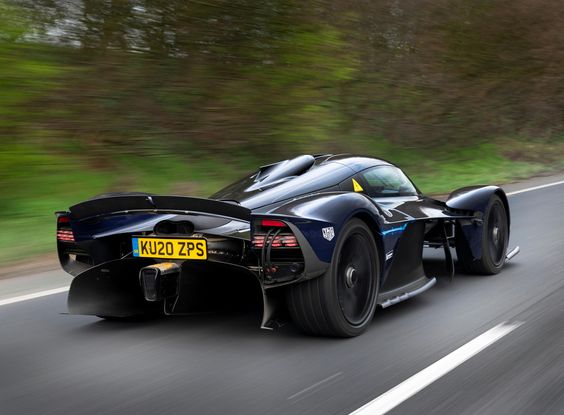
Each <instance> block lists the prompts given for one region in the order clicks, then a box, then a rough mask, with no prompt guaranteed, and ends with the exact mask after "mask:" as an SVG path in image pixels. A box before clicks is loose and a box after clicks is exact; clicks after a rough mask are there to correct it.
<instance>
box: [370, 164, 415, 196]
mask: <svg viewBox="0 0 564 415" xmlns="http://www.w3.org/2000/svg"><path fill="white" fill-rule="evenodd" d="M360 175H361V176H362V178H363V179H364V182H365V184H366V185H367V186H368V189H365V191H366V193H367V194H368V195H369V196H371V197H393V196H416V195H417V190H416V189H415V187H414V186H413V184H412V183H411V181H410V180H409V179H408V178H407V176H406V175H405V174H403V172H402V171H401V170H400V169H398V168H397V167H394V166H378V167H374V168H371V169H368V170H365V171H363V172H360Z"/></svg>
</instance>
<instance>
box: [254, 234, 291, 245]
mask: <svg viewBox="0 0 564 415" xmlns="http://www.w3.org/2000/svg"><path fill="white" fill-rule="evenodd" d="M265 239H266V234H257V235H254V236H253V247H255V248H262V247H263V246H264V242H265ZM267 240H268V242H269V243H272V247H273V248H297V247H298V240H297V239H296V237H295V235H293V234H291V233H280V234H278V235H276V236H274V235H273V234H272V235H269V236H268V239H267Z"/></svg>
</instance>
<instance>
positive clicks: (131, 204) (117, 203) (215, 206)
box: [70, 195, 251, 222]
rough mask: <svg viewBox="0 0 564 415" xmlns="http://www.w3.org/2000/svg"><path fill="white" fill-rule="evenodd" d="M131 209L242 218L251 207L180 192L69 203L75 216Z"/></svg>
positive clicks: (133, 210)
mask: <svg viewBox="0 0 564 415" xmlns="http://www.w3.org/2000/svg"><path fill="white" fill-rule="evenodd" d="M132 212H155V213H178V214H194V213H196V214H197V213H200V214H205V215H210V216H219V217H224V218H230V219H238V220H242V221H246V222H250V220H251V210H250V209H247V208H245V207H243V206H240V205H237V204H235V203H233V202H221V201H219V200H212V199H202V198H197V197H184V196H138V195H135V196H111V197H102V198H98V199H93V200H88V201H86V202H82V203H79V204H77V205H74V206H71V207H70V213H71V218H73V219H77V220H81V219H86V218H91V217H95V216H103V215H110V214H119V213H132Z"/></svg>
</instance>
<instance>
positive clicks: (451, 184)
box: [0, 140, 564, 265]
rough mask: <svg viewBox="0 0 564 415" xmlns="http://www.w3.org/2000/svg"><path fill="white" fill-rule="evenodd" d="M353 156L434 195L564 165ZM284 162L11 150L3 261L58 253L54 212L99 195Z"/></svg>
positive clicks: (206, 187) (444, 154)
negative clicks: (397, 172) (378, 162)
mask: <svg viewBox="0 0 564 415" xmlns="http://www.w3.org/2000/svg"><path fill="white" fill-rule="evenodd" d="M372 143H373V142H372ZM358 146H361V147H364V148H365V150H359V149H358V148H356V147H358ZM351 151H358V152H361V153H365V154H371V155H374V156H378V157H382V158H385V159H389V160H390V161H393V162H394V163H396V164H398V165H399V166H400V167H402V168H403V169H404V170H405V171H406V172H407V173H408V174H409V175H410V177H411V178H412V179H413V181H414V182H415V183H416V184H417V185H418V187H419V188H420V189H421V190H422V191H423V192H424V193H427V194H433V193H448V192H450V191H452V190H454V189H456V188H458V187H462V186H467V185H473V184H488V183H497V184H500V183H504V182H509V181H514V180H518V179H521V178H526V177H530V176H532V175H535V174H537V173H539V172H545V171H547V170H549V169H550V168H562V167H564V166H563V165H562V163H561V162H560V164H558V163H552V164H550V165H547V164H545V163H541V162H539V161H516V160H511V159H509V158H507V157H505V156H503V155H502V152H501V151H500V148H499V147H498V146H496V145H494V144H483V145H480V146H475V147H469V148H462V149H460V148H458V149H456V151H445V150H437V149H406V148H403V149H402V148H397V147H394V146H392V145H391V144H389V143H387V142H383V141H381V142H380V143H379V144H378V145H374V144H372V145H367V142H363V141H362V140H359V141H357V142H354V143H353V145H352V146H351ZM530 151H532V150H530ZM278 158H280V156H277V155H272V159H271V160H264V159H257V158H254V157H251V156H245V155H238V156H237V155H235V156H233V158H232V159H231V161H230V162H228V163H226V162H225V161H223V160H222V159H219V158H217V157H214V156H213V155H210V154H194V157H193V158H192V159H190V160H189V161H187V160H184V159H183V158H181V157H179V156H174V155H170V154H169V155H166V154H154V155H151V156H146V157H140V156H132V155H123V156H116V157H114V159H113V160H112V162H111V163H109V166H106V167H104V168H100V167H95V166H94V165H91V164H92V161H91V160H90V159H88V158H85V157H82V156H81V155H80V154H79V153H78V152H70V153H68V154H66V155H61V154H51V153H46V152H42V151H41V150H40V149H34V148H32V147H25V146H13V147H10V148H9V149H4V150H3V151H2V152H0V177H1V178H2V179H1V180H0V190H1V191H2V192H3V198H2V199H1V200H0V208H1V209H2V216H1V218H0V229H2V232H1V233H0V264H3V265H4V264H6V263H10V262H16V261H22V260H25V259H28V258H33V256H34V255H37V254H44V253H50V252H54V249H55V217H54V215H53V213H54V212H55V211H57V210H66V209H67V208H68V207H69V206H71V205H73V204H75V203H78V202H80V201H83V200H85V199H88V198H90V197H92V196H94V195H97V194H101V193H106V192H111V191H143V192H150V193H173V194H181V195H194V196H208V195H210V194H211V193H213V192H214V191H216V190H218V189H219V188H221V187H222V186H224V185H226V184H228V183H230V182H233V181H234V180H237V179H238V178H239V177H241V176H242V175H244V174H246V173H247V172H248V171H251V170H253V169H255V168H256V166H257V165H260V164H261V163H266V162H269V161H276V160H277V159H278Z"/></svg>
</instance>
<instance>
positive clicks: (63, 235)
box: [57, 229, 74, 242]
mask: <svg viewBox="0 0 564 415" xmlns="http://www.w3.org/2000/svg"><path fill="white" fill-rule="evenodd" d="M57 240H58V241H62V242H74V234H73V233H72V230H70V229H57Z"/></svg>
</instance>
